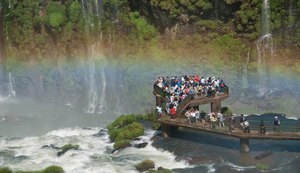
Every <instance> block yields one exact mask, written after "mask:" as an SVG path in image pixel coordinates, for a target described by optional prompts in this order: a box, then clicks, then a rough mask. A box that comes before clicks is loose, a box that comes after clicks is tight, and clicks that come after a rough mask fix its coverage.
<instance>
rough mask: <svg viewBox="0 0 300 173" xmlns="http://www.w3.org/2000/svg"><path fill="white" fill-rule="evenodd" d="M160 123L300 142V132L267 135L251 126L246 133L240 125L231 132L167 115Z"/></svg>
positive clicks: (224, 128) (270, 132)
mask: <svg viewBox="0 0 300 173" xmlns="http://www.w3.org/2000/svg"><path fill="white" fill-rule="evenodd" d="M158 122H160V123H161V124H165V125H169V126H178V127H182V128H189V129H194V130H199V131H205V132H211V133H216V134H220V135H227V136H232V137H236V138H249V139H274V140H300V131H267V133H266V134H261V133H260V132H259V130H258V128H254V129H251V126H250V133H244V132H243V129H242V127H240V126H239V124H238V123H235V124H234V125H231V127H232V128H231V131H230V128H229V125H225V127H219V126H218V125H216V127H215V128H213V127H212V125H211V124H210V123H209V122H199V121H198V122H195V123H192V124H190V123H189V122H188V120H187V119H186V118H176V119H171V118H169V116H166V115H164V116H163V117H161V118H159V119H158Z"/></svg>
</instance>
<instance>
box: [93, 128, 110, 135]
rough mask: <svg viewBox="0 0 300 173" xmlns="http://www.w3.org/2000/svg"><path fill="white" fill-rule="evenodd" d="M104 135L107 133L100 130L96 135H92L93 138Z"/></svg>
mask: <svg viewBox="0 0 300 173" xmlns="http://www.w3.org/2000/svg"><path fill="white" fill-rule="evenodd" d="M106 134H107V131H106V130H105V129H101V130H99V132H97V133H96V134H93V136H95V137H101V136H104V135H106Z"/></svg>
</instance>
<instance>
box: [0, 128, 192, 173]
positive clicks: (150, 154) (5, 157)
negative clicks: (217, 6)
mask: <svg viewBox="0 0 300 173" xmlns="http://www.w3.org/2000/svg"><path fill="white" fill-rule="evenodd" d="M98 132H100V133H98ZM153 134H154V131H151V130H148V131H146V133H145V135H144V136H142V139H141V141H140V142H148V143H149V144H148V145H147V146H146V147H145V148H141V149H138V148H134V147H129V148H126V149H124V150H121V151H119V152H117V153H114V154H111V151H112V145H113V144H112V143H110V142H109V138H108V135H107V132H106V130H104V129H101V128H64V129H59V130H54V131H50V132H48V133H47V134H45V135H42V136H39V137H25V138H6V137H1V138H0V167H2V166H8V167H10V168H11V169H13V170H15V171H17V170H28V171H32V170H40V169H43V168H45V167H47V166H50V165H58V166H61V167H63V168H64V170H65V171H66V172H67V173H114V172H116V173H118V172H126V173H130V172H137V171H136V169H135V167H134V165H135V164H137V163H139V162H141V161H142V160H144V159H151V160H153V161H154V162H155V167H156V168H158V167H159V166H162V167H165V168H168V169H176V168H187V167H191V166H189V165H188V164H187V163H186V162H185V161H176V160H175V155H174V154H172V153H170V152H167V151H161V150H159V149H156V148H154V147H152V146H151V141H150V138H151V137H152V136H153ZM49 144H53V145H54V146H58V147H61V146H63V145H65V144H78V145H79V146H80V147H79V150H69V151H67V152H66V153H65V154H64V155H62V156H61V157H58V156H57V155H56V154H57V152H58V150H56V149H52V148H42V146H44V145H49Z"/></svg>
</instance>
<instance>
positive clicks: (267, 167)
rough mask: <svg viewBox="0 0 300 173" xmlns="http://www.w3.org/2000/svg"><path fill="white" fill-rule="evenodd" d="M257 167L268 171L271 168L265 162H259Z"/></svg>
mask: <svg viewBox="0 0 300 173" xmlns="http://www.w3.org/2000/svg"><path fill="white" fill-rule="evenodd" d="M256 168H257V169H259V170H261V171H267V170H269V165H267V164H263V163H258V164H256Z"/></svg>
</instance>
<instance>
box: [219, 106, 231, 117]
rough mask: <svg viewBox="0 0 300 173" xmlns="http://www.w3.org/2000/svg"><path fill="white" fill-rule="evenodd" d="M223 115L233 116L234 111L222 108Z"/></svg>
mask: <svg viewBox="0 0 300 173" xmlns="http://www.w3.org/2000/svg"><path fill="white" fill-rule="evenodd" d="M221 113H222V114H225V115H232V113H233V112H232V110H231V109H229V108H228V107H222V108H221Z"/></svg>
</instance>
